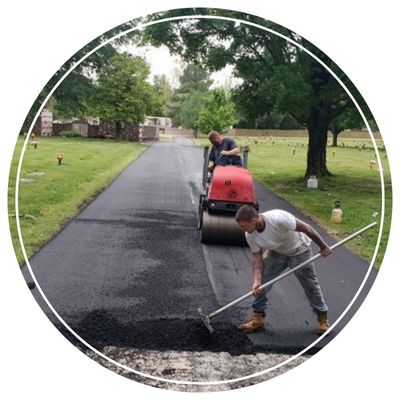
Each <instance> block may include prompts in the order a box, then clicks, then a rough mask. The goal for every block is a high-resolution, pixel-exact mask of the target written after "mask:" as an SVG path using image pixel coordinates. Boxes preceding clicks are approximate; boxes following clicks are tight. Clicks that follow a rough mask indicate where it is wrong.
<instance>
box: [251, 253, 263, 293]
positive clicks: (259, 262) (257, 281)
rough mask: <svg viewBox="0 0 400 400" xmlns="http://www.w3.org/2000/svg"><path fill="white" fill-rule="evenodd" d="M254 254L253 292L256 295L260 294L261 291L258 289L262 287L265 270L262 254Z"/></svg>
mask: <svg viewBox="0 0 400 400" xmlns="http://www.w3.org/2000/svg"><path fill="white" fill-rule="evenodd" d="M252 254H253V260H252V265H253V286H252V290H253V293H254V295H255V296H256V295H258V294H260V290H258V288H259V287H260V286H261V285H262V275H263V269H264V260H263V255H262V252H261V251H260V252H258V253H252Z"/></svg>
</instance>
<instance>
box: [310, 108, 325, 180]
mask: <svg viewBox="0 0 400 400" xmlns="http://www.w3.org/2000/svg"><path fill="white" fill-rule="evenodd" d="M329 123H330V120H329V117H328V112H327V111H326V110H324V109H323V108H322V107H314V108H313V109H312V110H311V113H310V117H309V120H308V123H307V129H308V151H307V170H306V173H305V176H304V178H305V179H307V178H309V177H310V175H315V176H320V177H321V176H328V175H331V173H330V172H329V171H328V168H327V166H326V146H327V142H328V127H329Z"/></svg>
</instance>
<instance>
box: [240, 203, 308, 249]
mask: <svg viewBox="0 0 400 400" xmlns="http://www.w3.org/2000/svg"><path fill="white" fill-rule="evenodd" d="M261 216H262V217H263V218H264V220H265V229H264V230H263V231H262V232H258V231H257V230H255V231H254V232H253V233H247V232H246V233H245V235H246V240H247V243H248V244H249V246H250V249H251V251H252V252H253V253H258V252H260V251H261V252H264V251H265V250H272V251H275V252H276V253H279V254H283V255H287V256H293V255H296V254H301V253H304V252H305V251H306V250H308V248H309V246H310V244H311V239H310V238H309V237H308V236H307V235H306V234H304V233H303V232H297V231H295V229H296V218H295V217H294V216H293V215H292V214H290V213H289V212H287V211H284V210H271V211H267V212H265V213H263V214H261Z"/></svg>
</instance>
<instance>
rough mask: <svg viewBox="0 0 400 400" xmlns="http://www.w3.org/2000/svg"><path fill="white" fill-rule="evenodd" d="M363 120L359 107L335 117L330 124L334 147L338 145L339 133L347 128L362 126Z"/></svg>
mask: <svg viewBox="0 0 400 400" xmlns="http://www.w3.org/2000/svg"><path fill="white" fill-rule="evenodd" d="M362 126H363V121H362V119H361V116H360V114H359V112H358V111H357V109H356V108H355V107H354V108H351V109H349V110H347V111H346V112H344V113H342V114H340V115H338V116H337V117H336V118H334V119H333V120H332V122H331V124H330V126H329V128H330V131H331V132H332V136H333V140H332V147H337V145H338V144H337V143H338V142H337V141H338V137H339V134H340V133H341V132H343V131H344V130H345V129H354V128H362Z"/></svg>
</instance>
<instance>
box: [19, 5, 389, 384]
mask: <svg viewBox="0 0 400 400" xmlns="http://www.w3.org/2000/svg"><path fill="white" fill-rule="evenodd" d="M244 14H245V13H244ZM183 19H214V20H224V21H231V22H239V23H241V24H244V25H248V26H252V27H255V28H258V29H261V30H264V31H266V32H269V33H272V34H274V35H276V36H279V37H281V38H283V39H285V40H287V41H288V42H290V43H291V44H292V45H295V46H296V47H298V48H300V49H301V50H303V51H304V52H306V53H307V54H308V55H309V56H311V57H312V58H314V59H315V60H316V61H317V62H319V63H320V64H321V65H322V66H323V67H324V68H325V69H326V70H327V71H329V73H330V74H331V75H332V76H333V77H334V78H335V79H336V81H337V82H338V83H339V84H340V85H341V86H342V88H343V89H344V90H345V91H346V93H347V95H348V96H349V97H350V98H351V100H352V101H353V103H354V105H355V106H356V108H357V110H358V112H359V113H360V115H361V117H362V119H363V122H364V124H365V126H366V127H367V129H368V132H369V135H370V137H371V140H372V143H373V146H374V150H375V155H376V157H377V160H378V167H379V174H380V179H381V196H382V209H381V221H380V228H379V234H378V240H377V244H376V247H375V251H374V254H373V257H372V260H371V263H370V265H369V268H368V271H367V273H366V275H365V278H364V280H363V281H362V283H361V285H360V287H359V289H358V291H357V292H356V294H355V295H354V297H353V299H352V300H351V302H350V303H349V305H348V306H347V308H346V309H345V310H344V311H343V313H342V314H341V315H340V317H339V318H338V319H337V320H336V321H335V322H334V323H333V324H332V326H331V328H330V329H333V328H334V327H335V326H336V325H337V324H338V323H339V322H340V321H341V320H342V318H343V317H344V315H345V314H346V313H347V311H348V310H349V309H350V307H351V306H352V305H353V303H354V302H355V300H356V299H357V297H358V296H359V294H360V292H361V290H362V289H363V287H364V285H365V283H366V281H367V279H368V276H369V274H370V273H371V269H372V267H373V264H374V261H375V258H376V256H377V252H378V249H379V245H380V241H381V238H382V231H383V223H384V213H385V187H384V179H383V169H382V163H381V159H380V155H379V151H378V149H377V146H376V142H375V138H374V136H373V134H372V130H371V128H370V126H369V124H368V121H367V119H366V117H365V115H364V113H363V111H362V109H361V107H360V106H359V104H358V103H357V101H356V100H355V98H354V97H353V95H352V94H351V92H350V91H349V89H347V87H346V86H345V84H344V83H343V82H342V81H341V80H340V79H339V77H338V76H337V75H336V74H335V73H334V72H333V71H332V70H331V69H330V68H329V67H328V66H327V65H326V64H325V63H324V62H323V61H321V60H320V59H319V58H318V57H317V56H315V55H314V54H313V53H312V52H311V51H309V50H308V49H306V48H305V47H303V46H301V45H300V44H299V43H297V42H296V41H294V40H293V39H290V38H288V37H286V36H284V35H283V34H281V33H279V32H275V31H274V30H272V29H270V28H266V27H264V26H260V25H258V24H255V23H252V22H248V21H243V20H240V19H236V18H230V17H222V16H208V15H201V14H200V15H184V16H179V17H171V18H165V19H161V20H157V21H152V22H149V23H146V24H139V25H138V26H137V27H135V28H130V29H128V30H126V31H124V32H121V33H119V34H117V35H115V36H113V37H112V38H110V39H108V40H106V41H105V42H104V43H102V44H100V45H99V46H97V47H95V48H94V49H92V50H91V51H90V52H88V53H87V54H86V55H85V56H83V57H82V58H81V59H80V60H79V61H77V62H76V63H75V64H74V65H73V66H72V67H71V68H70V69H69V70H68V71H67V72H66V73H65V74H64V75H63V76H62V77H61V78H60V79H59V81H58V82H57V83H56V84H55V85H54V87H53V89H52V90H51V91H50V92H49V94H48V95H47V97H46V98H45V99H44V101H43V103H42V105H41V107H40V108H39V110H38V111H37V113H36V115H35V118H34V119H33V122H32V124H31V126H30V128H29V131H28V134H27V136H26V139H25V142H24V145H23V147H22V151H21V156H20V159H19V162H18V169H17V177H16V187H15V210H16V221H17V230H18V237H19V240H20V244H21V250H22V253H23V256H24V259H25V262H26V265H27V267H28V269H29V272H30V274H31V275H32V278H33V280H34V282H35V284H36V287H37V289H38V290H39V293H40V294H41V296H42V297H43V299H44V300H45V302H46V304H47V305H48V307H49V308H50V310H51V311H52V312H53V314H54V315H55V316H56V317H57V318H58V320H59V321H60V322H61V323H62V325H63V326H64V327H65V328H66V329H67V330H68V331H69V332H70V333H71V334H72V335H73V336H74V337H76V338H77V339H78V340H79V341H81V342H82V343H83V344H84V345H85V346H86V347H87V348H88V349H90V350H92V351H93V352H94V353H96V354H98V355H99V356H101V357H102V358H104V359H105V360H107V361H108V362H110V363H112V364H114V365H116V366H117V367H120V368H123V369H125V370H127V371H128V372H133V373H135V374H137V375H140V376H142V377H145V378H149V379H154V380H158V381H161V382H167V383H174V384H178V385H199V386H201V385H221V384H226V383H234V382H240V381H244V380H247V379H251V378H254V377H258V376H261V375H263V374H266V373H268V372H270V371H273V370H275V369H277V368H280V367H282V366H284V365H286V364H288V363H290V362H291V361H293V360H295V359H296V358H297V357H299V356H301V355H302V354H304V353H305V352H307V351H308V350H309V349H310V348H312V347H313V346H314V345H315V344H317V343H318V342H319V341H320V340H322V339H323V338H324V337H325V336H326V335H327V334H328V332H327V333H325V334H323V335H321V336H320V337H319V338H318V339H317V340H315V341H314V342H313V343H312V344H310V345H309V346H308V347H306V348H305V349H303V350H302V351H301V352H299V353H297V354H296V355H294V356H293V357H290V358H289V359H287V360H286V361H283V362H281V363H279V364H277V365H275V366H274V367H271V368H268V369H266V370H264V371H261V372H257V373H255V374H252V375H247V376H244V377H240V378H235V379H228V380H222V381H211V382H190V381H175V380H172V379H165V378H160V377H155V376H152V375H150V374H145V373H143V372H140V371H136V370H134V369H132V368H129V367H127V366H125V365H122V364H120V363H118V362H117V361H115V360H113V359H111V358H110V357H108V356H106V355H105V354H103V353H101V352H99V351H98V350H97V349H95V348H94V347H92V346H91V345H90V344H89V343H87V342H86V341H84V340H83V339H82V338H81V337H80V336H79V335H77V334H76V333H75V332H74V331H73V330H72V329H71V328H70V327H69V326H68V325H67V323H66V322H65V321H64V320H63V319H62V318H61V317H60V316H59V315H58V313H57V312H56V310H55V309H54V308H53V306H52V305H51V303H50V302H49V301H48V299H47V298H46V296H45V294H44V293H43V291H42V289H41V287H40V285H39V283H38V281H37V279H36V277H35V275H34V273H33V270H32V267H31V265H30V263H29V259H28V257H27V255H26V251H25V247H24V243H23V238H22V233H21V227H20V221H19V205H18V194H19V180H20V175H21V168H22V161H23V155H24V153H25V150H26V147H27V143H28V141H29V138H30V135H31V132H32V129H33V125H34V122H35V121H36V119H37V118H38V116H39V115H40V113H41V111H42V109H43V108H44V105H45V104H46V103H47V101H48V100H49V98H50V97H51V95H52V94H53V93H54V91H55V90H56V89H57V87H58V86H59V85H60V84H61V83H62V81H63V80H64V79H65V78H66V77H67V76H68V75H69V74H70V73H71V71H73V70H74V69H75V67H76V66H78V65H79V64H80V63H81V62H82V61H84V60H85V59H86V58H87V57H89V56H90V55H91V54H93V53H94V52H95V51H97V50H98V49H100V48H101V47H103V46H105V45H106V44H108V43H110V42H112V41H113V40H114V39H117V38H119V37H121V36H123V35H126V34H128V33H130V32H133V31H136V30H141V29H144V28H146V27H147V26H151V25H155V24H159V23H163V22H169V21H176V20H183Z"/></svg>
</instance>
